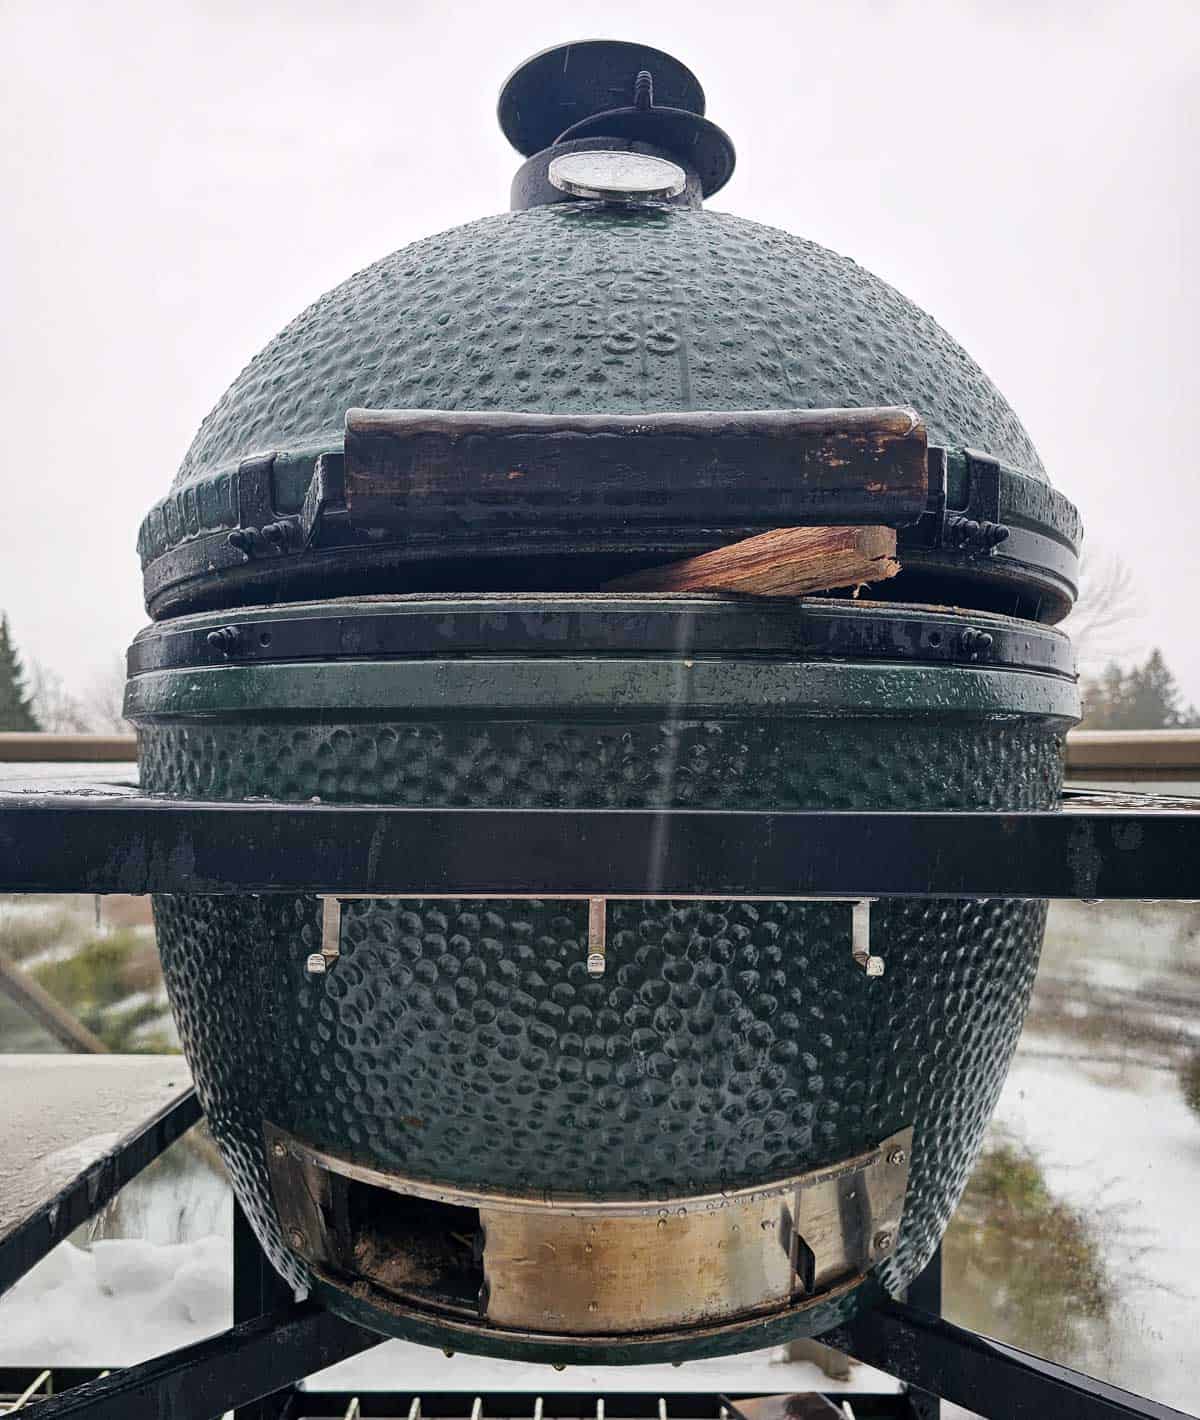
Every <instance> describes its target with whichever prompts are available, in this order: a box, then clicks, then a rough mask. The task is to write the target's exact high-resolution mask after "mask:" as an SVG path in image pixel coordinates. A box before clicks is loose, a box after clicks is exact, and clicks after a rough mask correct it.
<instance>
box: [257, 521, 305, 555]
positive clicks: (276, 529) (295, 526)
mask: <svg viewBox="0 0 1200 1420" xmlns="http://www.w3.org/2000/svg"><path fill="white" fill-rule="evenodd" d="M299 533H300V524H299V522H298V521H293V520H292V519H290V518H281V519H280V520H279V522H277V523H268V524H267V525H266V527H265V528H263V530H262V534H261V536H262V539H263V541H264V542H269V543H270V544H271V546H272V547H274V548H277V549H278V550H279V551H280V552H287V551H288V549H289V548H291V547H292V546H294V544H295V542H296V540H297V538H298V537H299Z"/></svg>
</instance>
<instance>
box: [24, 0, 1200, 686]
mask: <svg viewBox="0 0 1200 1420" xmlns="http://www.w3.org/2000/svg"><path fill="white" fill-rule="evenodd" d="M594 36H605V37H613V38H624V39H637V40H641V41H644V42H646V43H650V44H655V45H658V46H660V47H661V48H664V49H668V50H671V51H673V52H675V53H676V54H678V55H679V57H680V58H681V59H683V60H684V61H685V62H686V63H688V64H689V65H690V66H691V67H692V68H693V69H694V70H695V71H696V72H697V74H698V75H699V76H700V79H701V81H702V82H703V84H704V86H705V89H706V91H707V94H708V100H709V104H708V109H709V114H710V115H711V116H712V118H713V119H714V120H715V121H716V122H717V123H719V124H721V126H722V127H724V128H726V129H727V130H728V131H729V132H730V134H731V135H732V137H733V139H734V142H735V143H736V145H737V148H738V170H737V172H736V174H735V175H734V178H733V181H732V182H731V183H730V185H729V186H728V187H727V188H726V189H725V191H723V192H722V193H721V194H720V195H719V196H718V198H717V199H716V201H715V202H714V204H713V205H714V206H715V207H719V208H722V209H726V210H730V211H734V212H737V213H738V214H740V215H742V216H745V217H750V218H754V219H757V220H760V221H763V222H768V223H771V224H773V225H776V226H780V227H785V228H787V229H789V230H791V231H794V232H798V233H800V234H802V235H804V236H808V237H811V238H814V239H815V240H817V241H820V242H823V243H824V244H826V245H827V246H831V247H834V248H836V249H837V250H839V251H842V252H845V253H847V254H849V255H851V256H853V257H854V258H855V259H856V260H857V261H859V262H861V263H862V264H863V265H865V266H867V267H869V268H871V269H872V270H874V271H875V272H877V273H878V274H879V275H881V276H883V277H884V278H885V279H887V280H889V281H891V282H892V283H893V284H894V285H896V286H898V287H899V288H900V290H902V291H903V292H905V293H906V294H907V295H908V296H910V297H911V298H912V299H913V300H915V301H916V302H918V304H920V305H922V306H924V307H926V308H927V309H928V310H929V311H931V312H932V314H933V315H934V316H935V317H936V318H937V319H938V320H939V321H940V322H941V323H942V324H943V325H944V326H946V327H947V328H948V329H949V330H950V332H951V333H952V334H953V335H954V336H956V337H957V338H958V339H959V340H960V341H961V342H962V343H963V344H964V345H965V346H966V348H967V349H968V350H969V351H970V352H971V354H972V355H974V356H975V358H976V359H977V360H978V361H979V362H980V363H981V364H982V365H983V367H984V368H985V369H986V370H987V371H988V372H989V374H991V376H992V377H993V379H994V380H995V381H996V383H997V384H998V385H999V386H1000V388H1001V389H1002V390H1003V391H1004V393H1005V394H1006V395H1007V396H1008V398H1009V400H1010V401H1011V402H1012V404H1013V405H1014V407H1015V408H1016V410H1017V412H1018V414H1019V415H1020V416H1021V418H1022V419H1023V420H1024V422H1025V424H1026V426H1027V427H1028V429H1029V430H1030V433H1031V434H1032V436H1033V438H1034V441H1035V443H1036V444H1037V445H1038V448H1039V449H1040V451H1041V454H1042V457H1043V459H1044V460H1045V463H1046V466H1047V468H1048V470H1049V471H1050V474H1051V477H1052V478H1053V479H1054V481H1055V482H1056V483H1057V484H1058V485H1059V486H1060V487H1061V488H1063V489H1064V490H1065V491H1066V492H1067V493H1068V494H1069V495H1070V496H1071V497H1072V498H1074V499H1075V501H1076V502H1077V503H1079V505H1080V507H1081V509H1082V511H1083V515H1084V520H1085V525H1086V527H1087V531H1088V536H1089V539H1090V541H1091V542H1093V543H1095V544H1101V545H1104V546H1107V547H1110V548H1116V549H1119V550H1120V551H1121V553H1122V554H1123V556H1124V557H1125V558H1126V560H1127V561H1128V563H1129V564H1130V566H1131V568H1132V570H1133V572H1134V574H1135V576H1136V579H1137V582H1138V584H1139V587H1140V591H1141V598H1142V603H1143V606H1144V609H1145V617H1144V622H1143V624H1142V627H1141V630H1140V632H1139V635H1140V644H1141V646H1145V647H1148V646H1149V645H1151V644H1153V643H1155V642H1157V643H1160V644H1161V645H1162V647H1163V649H1164V651H1165V653H1166V655H1167V658H1168V660H1169V662H1170V663H1171V664H1172V666H1174V667H1175V669H1176V670H1177V672H1178V674H1179V675H1180V678H1181V680H1182V681H1183V683H1184V687H1185V689H1186V691H1187V693H1188V695H1189V696H1190V697H1192V698H1194V699H1196V700H1197V701H1200V640H1198V638H1197V636H1196V634H1195V620H1196V615H1197V608H1196V605H1195V594H1196V590H1197V585H1198V578H1197V573H1196V570H1195V562H1196V557H1197V553H1198V549H1197V544H1196V540H1195V531H1194V530H1195V525H1196V522H1197V513H1198V512H1200V492H1198V490H1197V456H1196V452H1195V446H1194V428H1195V422H1196V421H1195V414H1196V411H1195V403H1196V376H1197V365H1198V354H1200V334H1198V332H1200V302H1198V299H1197V282H1196V279H1195V269H1196V257H1195V251H1194V247H1195V240H1196V217H1197V207H1198V202H1197V161H1196V158H1197V153H1198V152H1200V121H1198V119H1200V97H1198V86H1197V76H1198V72H1200V4H1198V3H1196V0H1179V3H1176V0H1140V3H1139V0H1133V2H1132V3H1125V0H1114V3H1108V4H1106V3H1103V2H1102V0H1101V2H1100V3H1092V4H1083V3H1066V0H1064V3H1059V4H1056V5H1051V4H1039V3H1033V0H999V2H998V3H994V4H972V3H968V0H960V3H956V4H955V3H900V2H899V0H898V2H897V3H869V0H855V2H854V3H842V4H838V5H830V4H829V3H828V0H820V3H817V0H788V3H781V0H775V3H770V4H765V3H763V4H760V3H753V0H743V3H734V4H731V3H728V0H725V2H724V3H721V4H715V3H713V4H705V3H698V0H688V3H680V0H659V3H657V4H653V5H652V4H647V3H645V0H639V3H629V0H605V3H603V4H599V3H590V0H589V3H578V0H575V3H570V4H565V3H563V0H554V3H534V0H506V3H503V4H491V5H486V6H485V5H480V6H474V7H473V6H471V5H461V4H460V5H457V6H455V7H453V8H451V7H448V6H444V5H437V4H424V3H405V0H399V3H397V0H391V3H386V4H385V3H381V0H361V2H360V3H352V0H341V3H336V4H334V3H316V0H309V2H308V3H305V0H291V3H288V4H282V3H274V4H258V5H255V4H248V3H241V4H235V3H220V2H219V0H212V2H211V3H199V0H192V2H191V3H187V2H186V0H184V2H183V3H173V0H155V3H146V4H140V3H127V2H126V0H115V3H107V4H104V5H95V4H92V3H86V4H85V3H64V0H0V50H2V51H3V53H4V54H6V55H7V58H6V60H5V64H4V73H3V82H2V83H0V183H2V187H3V194H4V217H3V220H2V223H0V273H2V274H0V281H2V282H3V291H2V297H0V300H2V304H0V311H2V314H3V321H2V324H0V331H2V335H0V402H2V409H3V421H4V422H3V428H4V437H5V446H6V454H7V457H6V460H5V469H4V474H3V504H2V513H0V609H4V610H6V611H7V612H8V613H9V616H10V618H11V622H12V629H13V633H14V635H15V637H16V639H17V642H18V645H19V646H20V648H21V650H22V651H23V653H24V654H25V655H26V656H27V657H32V658H35V659H38V660H40V661H43V662H44V663H46V664H48V665H49V666H51V667H52V668H54V669H56V670H57V671H59V672H60V673H61V674H62V675H63V676H64V677H65V679H66V680H67V682H68V683H69V684H72V685H81V684H83V683H84V682H85V681H86V680H87V679H88V677H89V675H90V674H91V673H92V672H93V671H94V670H95V668H97V667H98V666H100V665H101V664H102V663H104V662H106V661H108V660H110V659H111V657H112V655H113V654H114V653H115V652H117V651H120V650H123V649H124V646H125V645H126V643H127V642H128V640H129V638H130V637H131V636H132V634H133V633H134V632H135V631H136V630H137V629H138V627H139V625H141V624H142V622H143V621H144V615H143V613H142V610H141V589H140V573H139V569H138V564H137V556H136V553H135V551H134V538H135V535H136V531H137V527H138V524H139V522H140V520H141V518H142V516H143V514H144V513H145V511H146V509H147V508H148V507H149V506H150V505H151V503H153V502H154V501H155V499H156V498H158V497H159V496H160V495H161V494H162V493H163V492H164V491H165V489H166V488H167V486H168V484H169V483H170V480H171V478H172V476H173V474H174V471H175V468H176V466H177V464H178V462H179V460H180V458H181V457H182V455H183V453H184V450H185V449H186V448H187V446H188V443H189V442H190V440H191V436H192V434H193V432H194V430H195V428H196V426H197V425H198V424H199V422H200V420H201V418H202V417H203V415H204V414H205V413H206V412H207V410H208V409H209V408H210V407H211V405H212V404H213V403H215V401H216V399H217V398H218V397H219V395H220V394H221V392H222V391H223V389H224V388H225V386H226V385H227V384H228V383H229V382H230V381H231V380H232V379H233V377H234V376H235V375H236V374H237V372H238V371H239V369H240V368H241V367H242V366H243V365H244V364H245V363H246V361H247V360H248V359H249V358H250V356H251V355H253V354H254V352H255V351H256V350H257V349H259V347H261V346H262V345H263V344H265V343H266V341H267V340H268V339H270V337H271V336H272V335H273V334H274V333H275V332H276V331H277V330H278V329H279V327H280V326H282V325H283V324H284V323H285V322H286V321H287V320H289V319H290V318H291V317H292V316H293V315H295V314H296V313H297V312H298V311H299V310H300V309H301V308H302V307H303V306H305V305H307V304H308V303H309V302H310V301H312V300H313V299H314V298H315V297H316V296H318V295H319V294H320V293H321V292H323V291H325V290H327V289H328V288H329V287H330V286H333V285H335V284H337V283H338V282H339V281H341V280H343V279H344V278H345V277H346V276H348V275H349V274H350V273H351V272H353V271H355V270H357V269H358V268H360V267H362V266H365V265H367V264H368V263H369V262H371V261H373V260H375V259H376V258H378V257H379V256H382V255H383V254H385V253H386V252H388V251H390V250H392V249H394V248H395V247H398V246H401V245H403V244H405V243H407V242H410V241H412V240H414V239H415V238H418V237H421V236H424V235H426V234H428V233H430V232H434V231H438V230H440V229H442V228H445V227H448V226H452V225H455V224H457V223H460V222H464V221H468V220H470V219H472V218H474V217H478V216H482V215H484V214H486V213H489V212H495V211H501V210H503V209H504V208H505V207H506V206H507V193H508V184H509V180H510V177H511V174H512V172H513V171H514V169H515V167H516V165H517V162H518V161H519V160H518V158H517V156H516V155H515V154H514V153H512V151H511V150H510V149H509V148H508V147H507V145H506V143H505V141H504V139H503V138H502V136H501V135H500V132H499V130H498V128H497V127H496V123H495V119H494V107H495V99H496V94H497V91H498V89H499V85H500V83H501V81H502V80H503V79H504V77H505V75H506V74H507V73H508V72H509V70H510V69H512V68H513V67H514V66H515V65H516V64H517V63H518V62H519V61H520V60H521V59H523V58H524V57H525V56H526V55H528V54H529V53H531V52H533V51H535V50H538V49H541V48H544V47H545V46H547V45H550V44H557V43H561V42H563V41H566V40H572V39H580V38H588V37H594Z"/></svg>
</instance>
